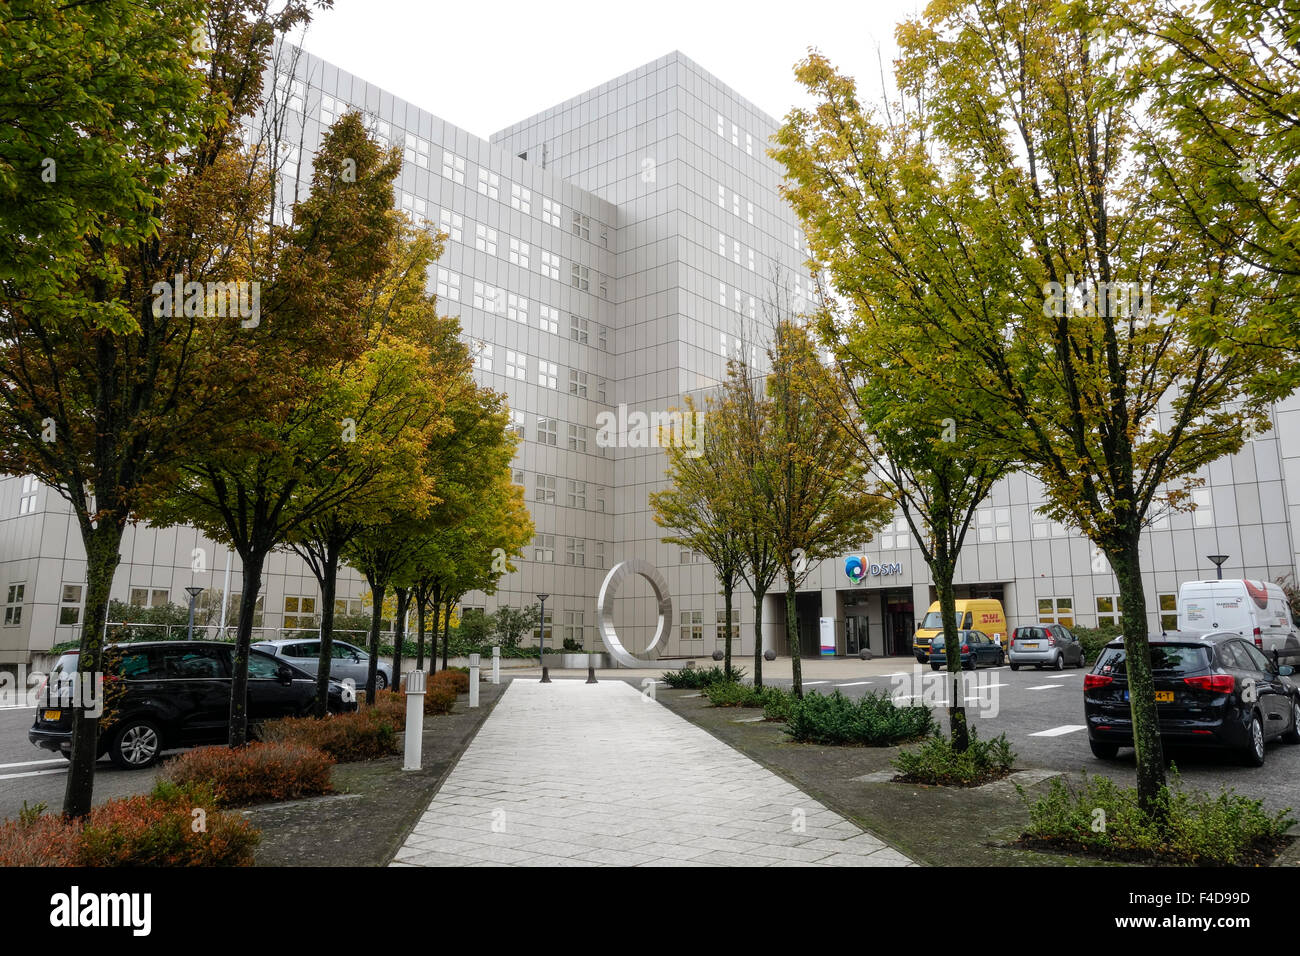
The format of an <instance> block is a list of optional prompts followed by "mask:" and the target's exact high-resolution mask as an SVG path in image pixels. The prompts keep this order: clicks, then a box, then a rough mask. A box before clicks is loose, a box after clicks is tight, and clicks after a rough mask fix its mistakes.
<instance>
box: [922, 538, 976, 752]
mask: <svg viewBox="0 0 1300 956" xmlns="http://www.w3.org/2000/svg"><path fill="white" fill-rule="evenodd" d="M931 570H932V572H933V574H934V578H935V584H936V585H937V586H938V588H939V610H940V611H941V612H942V614H943V647H944V652H945V653H946V654H947V657H948V676H949V681H948V685H949V686H948V726H949V731H950V733H951V734H952V749H953V750H955V751H957V752H958V753H962V752H963V751H965V750H966V748H967V747H969V746H970V732H969V729H968V727H967V724H966V707H965V702H964V695H963V694H962V687H961V641H960V640H959V639H958V637H957V597H956V595H955V594H954V593H953V589H952V579H953V574H954V573H955V571H956V568H955V566H953V565H952V564H948V563H941V562H936V563H935V566H934V567H933V568H932V569H931Z"/></svg>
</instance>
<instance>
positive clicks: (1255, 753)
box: [1241, 714, 1264, 767]
mask: <svg viewBox="0 0 1300 956" xmlns="http://www.w3.org/2000/svg"><path fill="white" fill-rule="evenodd" d="M1241 756H1242V759H1243V760H1245V762H1246V765H1247V766H1249V767H1262V766H1264V722H1263V721H1262V720H1260V719H1259V714H1252V715H1251V718H1250V743H1248V744H1247V745H1246V749H1245V750H1244V751H1243V752H1242V755H1241Z"/></svg>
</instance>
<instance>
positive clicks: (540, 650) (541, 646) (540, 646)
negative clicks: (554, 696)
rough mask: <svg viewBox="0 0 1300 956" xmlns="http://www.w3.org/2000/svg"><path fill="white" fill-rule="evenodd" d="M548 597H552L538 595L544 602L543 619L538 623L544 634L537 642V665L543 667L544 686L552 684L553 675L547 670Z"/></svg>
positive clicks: (538, 598)
mask: <svg viewBox="0 0 1300 956" xmlns="http://www.w3.org/2000/svg"><path fill="white" fill-rule="evenodd" d="M548 597H550V595H549V594H539V595H537V600H539V601H541V602H542V619H541V620H540V621H538V622H537V626H538V628H539V629H540V630H541V633H542V637H541V640H539V641H538V642H537V663H539V664H541V665H542V683H543V684H549V683H550V682H551V675H550V674H549V673H547V670H546V599H547V598H548Z"/></svg>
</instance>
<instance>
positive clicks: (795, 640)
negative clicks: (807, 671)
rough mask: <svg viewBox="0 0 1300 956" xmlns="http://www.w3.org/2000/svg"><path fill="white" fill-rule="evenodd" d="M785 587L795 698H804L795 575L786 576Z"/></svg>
mask: <svg viewBox="0 0 1300 956" xmlns="http://www.w3.org/2000/svg"><path fill="white" fill-rule="evenodd" d="M786 582H787V583H786V586H785V642H786V643H787V644H789V645H790V673H791V676H792V677H793V679H794V696H796V697H802V696H803V659H802V656H801V655H800V647H799V609H798V607H797V604H796V602H797V597H796V595H795V590H794V575H793V573H790V574H787V575H786Z"/></svg>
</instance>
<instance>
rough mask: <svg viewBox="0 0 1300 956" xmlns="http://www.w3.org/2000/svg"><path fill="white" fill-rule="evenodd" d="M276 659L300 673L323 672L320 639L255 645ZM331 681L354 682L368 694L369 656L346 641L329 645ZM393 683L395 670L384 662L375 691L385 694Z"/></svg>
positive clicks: (264, 642) (288, 640)
mask: <svg viewBox="0 0 1300 956" xmlns="http://www.w3.org/2000/svg"><path fill="white" fill-rule="evenodd" d="M253 646H254V647H256V648H257V649H258V650H260V651H265V652H266V653H267V654H271V655H273V656H275V657H281V658H284V660H286V661H288V662H289V663H290V664H292V665H293V666H294V667H297V668H298V669H299V670H304V671H306V672H307V673H309V674H311V675H312V676H313V677H314V676H316V673H317V671H318V670H319V668H320V640H319V639H301V638H299V639H293V638H289V639H283V640H278V641H261V642H259V643H257V644H254V645H253ZM330 677H332V678H333V679H334V680H337V681H343V680H347V679H348V678H351V679H352V686H353V687H354V688H356V689H357V690H365V687H366V681H367V680H368V679H369V677H370V655H369V654H367V653H366V652H365V651H363V650H362V649H361V648H359V647H357V646H356V645H354V644H348V643H347V642H346V641H331V642H330ZM392 683H393V668H392V666H391V665H389V664H386V663H385V662H384V661H379V662H378V664H377V665H376V667H375V689H376V690H384V689H385V688H387V687H389V686H390V685H391V684H392Z"/></svg>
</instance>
